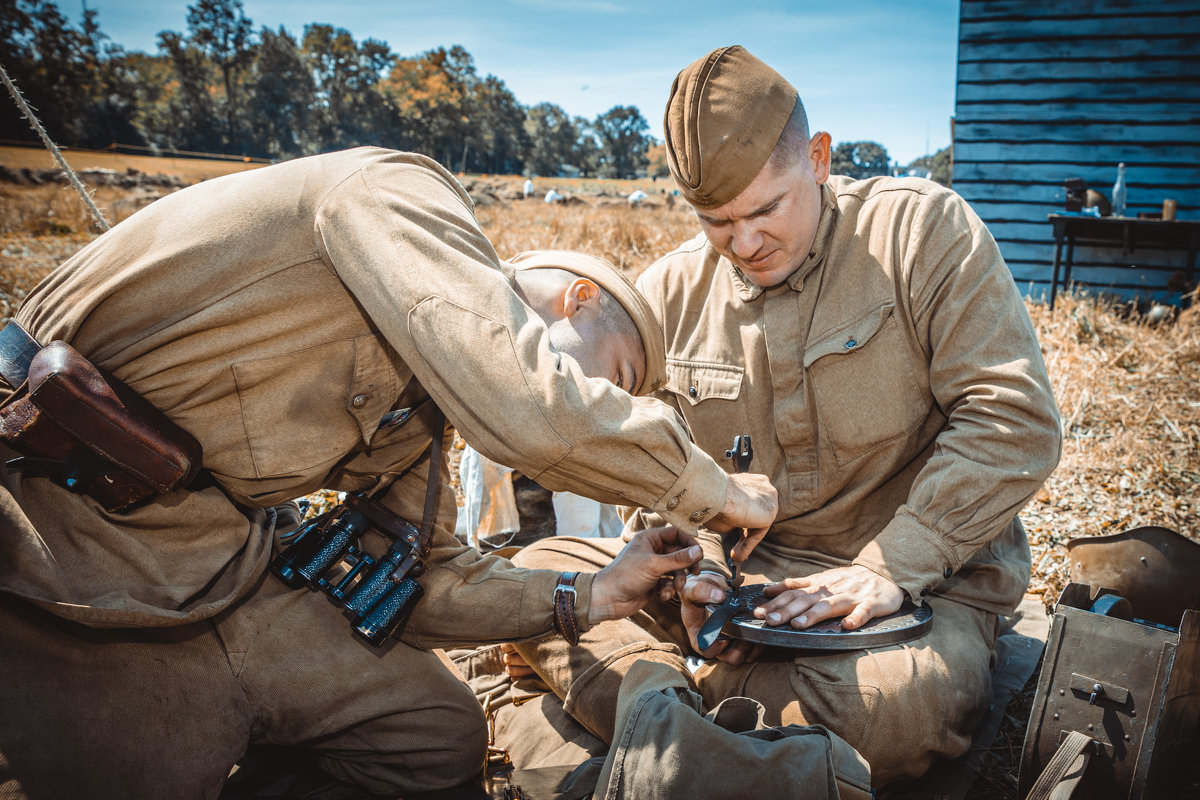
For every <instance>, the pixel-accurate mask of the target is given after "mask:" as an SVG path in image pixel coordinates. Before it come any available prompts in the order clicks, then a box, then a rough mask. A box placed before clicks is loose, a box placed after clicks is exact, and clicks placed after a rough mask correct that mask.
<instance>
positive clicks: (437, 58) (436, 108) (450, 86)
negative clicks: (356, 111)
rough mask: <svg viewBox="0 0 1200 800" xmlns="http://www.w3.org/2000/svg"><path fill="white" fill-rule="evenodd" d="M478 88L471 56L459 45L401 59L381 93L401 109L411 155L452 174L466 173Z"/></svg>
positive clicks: (384, 82) (383, 85) (383, 83)
mask: <svg viewBox="0 0 1200 800" xmlns="http://www.w3.org/2000/svg"><path fill="white" fill-rule="evenodd" d="M478 82H479V76H478V75H477V74H476V72H475V62H474V59H473V58H472V57H471V54H470V53H468V52H467V51H466V50H465V49H463V48H462V47H459V46H458V45H455V46H454V47H452V48H451V49H450V50H446V49H445V48H444V47H439V48H436V49H434V50H429V51H427V52H425V53H422V54H421V55H418V56H413V57H412V58H400V59H397V60H396V62H395V64H394V65H393V66H392V68H391V71H390V72H389V73H388V76H387V78H386V79H384V81H383V82H382V85H381V90H382V91H383V93H384V95H385V96H386V97H387V98H388V100H389V102H390V103H392V104H393V105H394V107H395V108H396V111H397V113H398V114H399V116H400V119H401V120H402V123H403V125H404V128H405V130H406V131H407V132H408V135H409V139H410V141H409V147H410V148H411V149H413V150H416V151H418V152H421V153H425V154H426V155H428V156H430V157H431V158H435V159H437V160H438V161H441V162H442V163H443V164H445V165H446V167H447V168H448V169H465V167H466V164H465V161H466V157H467V155H468V154H469V153H468V150H469V148H470V141H469V140H470V138H471V131H470V130H469V128H468V126H469V123H470V117H471V113H472V110H473V109H472V104H473V102H474V94H475V90H476V85H477V84H478Z"/></svg>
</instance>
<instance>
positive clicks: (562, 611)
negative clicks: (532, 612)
mask: <svg viewBox="0 0 1200 800" xmlns="http://www.w3.org/2000/svg"><path fill="white" fill-rule="evenodd" d="M578 574H579V573H577V572H564V573H562V574H561V575H559V576H558V583H557V584H555V586H554V629H555V630H556V631H558V633H559V635H561V636H562V637H563V638H564V639H566V640H567V642H568V643H569V644H573V645H575V644H579V626H578V625H576V624H575V578H576V576H577V575H578Z"/></svg>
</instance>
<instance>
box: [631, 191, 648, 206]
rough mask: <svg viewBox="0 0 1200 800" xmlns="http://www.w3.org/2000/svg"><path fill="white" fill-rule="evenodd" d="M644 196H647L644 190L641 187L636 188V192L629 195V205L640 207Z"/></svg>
mask: <svg viewBox="0 0 1200 800" xmlns="http://www.w3.org/2000/svg"><path fill="white" fill-rule="evenodd" d="M646 197H648V195H647V194H646V193H645V192H643V191H642V190H641V189H638V190H637V191H636V192H634V193H633V194H631V195H629V205H630V207H632V208H638V207H640V206H641V205H642V201H643V200H645V199H646Z"/></svg>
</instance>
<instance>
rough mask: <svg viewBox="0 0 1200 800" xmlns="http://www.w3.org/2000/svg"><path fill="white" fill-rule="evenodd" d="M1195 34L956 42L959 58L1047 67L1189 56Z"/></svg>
mask: <svg viewBox="0 0 1200 800" xmlns="http://www.w3.org/2000/svg"><path fill="white" fill-rule="evenodd" d="M1196 38H1197V37H1195V36H1164V37H1154V38H1146V37H1139V38H1136V39H1122V38H1121V37H1120V33H1119V31H1117V32H1115V33H1114V35H1113V38H1111V39H1106V38H1101V37H1090V38H1079V39H1074V38H1065V37H1059V38H1057V39H1050V40H1045V41H1041V40H1039V41H1033V42H1030V41H1010V42H964V41H959V43H958V59H959V61H968V62H970V61H1043V62H1046V64H1047V67H1048V68H1049V67H1052V66H1053V65H1054V64H1056V63H1059V62H1060V61H1063V60H1072V59H1077V60H1084V61H1093V60H1095V59H1097V58H1108V59H1112V60H1115V59H1119V58H1145V57H1147V56H1156V57H1159V58H1163V57H1172V58H1181V59H1182V58H1188V57H1191V56H1194V55H1195V54H1196Z"/></svg>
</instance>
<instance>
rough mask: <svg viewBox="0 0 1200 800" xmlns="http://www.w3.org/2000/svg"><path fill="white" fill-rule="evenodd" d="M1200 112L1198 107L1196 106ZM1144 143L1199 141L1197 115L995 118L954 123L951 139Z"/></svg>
mask: <svg viewBox="0 0 1200 800" xmlns="http://www.w3.org/2000/svg"><path fill="white" fill-rule="evenodd" d="M1196 110H1197V112H1200V106H1198V107H1197V109H1196ZM1117 141H1132V142H1141V143H1144V144H1186V143H1195V142H1200V115H1198V116H1197V117H1195V118H1194V119H1190V120H1180V121H1179V122H1176V123H1170V122H1164V121H1161V120H1158V121H1154V122H1147V123H1141V122H1138V121H1136V120H1130V121H1125V122H1120V123H1114V122H1112V121H1111V120H1110V119H1108V118H1098V117H1091V118H1087V117H1083V118H1077V119H1074V120H1070V121H1062V122H1057V123H1043V122H1041V121H1034V120H1029V121H1023V120H997V121H995V122H967V123H961V122H955V125H954V142H955V144H956V145H960V144H977V143H983V142H1022V143H1025V144H1032V143H1038V144H1045V143H1050V142H1062V143H1076V142H1117Z"/></svg>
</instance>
